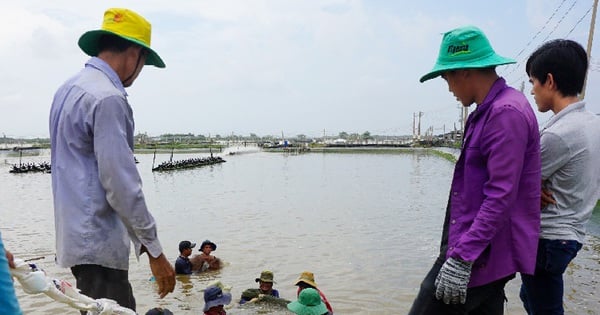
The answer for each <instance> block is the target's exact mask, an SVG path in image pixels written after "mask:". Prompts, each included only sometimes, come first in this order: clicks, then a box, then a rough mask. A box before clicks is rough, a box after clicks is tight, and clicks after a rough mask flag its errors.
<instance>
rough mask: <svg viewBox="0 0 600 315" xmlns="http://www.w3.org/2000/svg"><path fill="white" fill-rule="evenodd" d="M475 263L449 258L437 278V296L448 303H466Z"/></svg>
mask: <svg viewBox="0 0 600 315" xmlns="http://www.w3.org/2000/svg"><path fill="white" fill-rule="evenodd" d="M472 266H473V263H471V262H466V261H463V260H460V259H456V258H452V257H450V258H448V260H446V262H445V263H444V265H442V268H441V269H440V272H439V273H438V275H437V277H436V278H435V288H436V289H435V297H436V299H438V300H441V299H443V300H444V303H446V304H458V303H459V302H460V303H461V304H465V302H466V301H467V284H469V279H470V278H471V267H472Z"/></svg>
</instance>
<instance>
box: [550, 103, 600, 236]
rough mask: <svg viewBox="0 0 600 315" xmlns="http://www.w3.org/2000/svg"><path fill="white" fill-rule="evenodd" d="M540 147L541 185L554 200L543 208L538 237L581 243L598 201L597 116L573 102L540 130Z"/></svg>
mask: <svg viewBox="0 0 600 315" xmlns="http://www.w3.org/2000/svg"><path fill="white" fill-rule="evenodd" d="M540 145H541V150H542V151H541V153H542V181H543V182H542V186H543V187H545V188H547V189H549V190H550V191H552V193H553V196H554V199H555V200H556V204H555V205H552V204H550V205H548V206H547V207H545V208H544V209H542V225H541V235H540V237H541V238H544V239H561V240H576V241H578V242H580V243H583V239H584V237H585V224H586V223H587V221H588V220H589V218H590V216H591V215H592V211H593V209H594V206H595V205H596V202H597V201H598V198H600V117H599V116H597V115H596V114H594V113H591V112H589V111H587V110H586V109H585V103H584V102H577V103H573V104H571V105H569V106H567V107H566V108H565V109H563V110H562V111H560V112H559V113H558V114H556V115H555V116H553V117H552V118H551V119H550V121H549V122H548V123H547V124H546V126H545V128H543V129H542V131H541V142H540Z"/></svg>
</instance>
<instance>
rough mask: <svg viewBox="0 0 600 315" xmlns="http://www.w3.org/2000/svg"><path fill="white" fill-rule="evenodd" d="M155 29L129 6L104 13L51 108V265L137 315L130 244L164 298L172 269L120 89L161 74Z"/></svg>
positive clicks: (82, 42) (171, 281)
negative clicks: (151, 72)
mask: <svg viewBox="0 0 600 315" xmlns="http://www.w3.org/2000/svg"><path fill="white" fill-rule="evenodd" d="M150 33H151V26H150V23H148V21H146V20H145V19H144V18H143V17H142V16H140V15H138V14H137V13H135V12H133V11H130V10H127V9H116V8H115V9H108V10H107V11H106V12H105V14H104V22H103V24H102V28H101V29H100V30H94V31H89V32H86V33H85V34H83V35H82V36H81V38H80V39H79V47H80V48H81V49H82V50H83V51H84V52H85V53H86V54H88V55H90V56H92V58H91V59H90V60H89V61H88V62H87V63H86V64H85V68H83V69H82V70H81V71H80V72H79V73H78V74H77V75H75V76H74V77H72V78H71V79H69V80H68V81H67V82H65V83H64V84H63V85H62V86H61V87H60V88H59V89H58V91H57V92H56V94H55V96H54V100H53V102H52V108H51V111H50V140H51V154H52V157H51V159H52V192H53V197H54V212H55V225H56V262H57V264H58V265H59V266H61V267H64V268H71V272H72V273H73V275H74V276H75V279H76V280H77V288H79V289H80V290H81V292H82V293H83V294H85V295H88V296H90V297H92V298H96V299H97V298H109V299H113V300H115V301H117V302H118V303H119V304H120V305H121V306H124V307H128V308H130V309H132V310H135V299H134V297H133V293H132V288H131V284H130V283H129V280H128V268H129V254H130V243H131V242H133V246H134V251H135V254H136V256H137V257H138V258H139V255H140V254H142V253H144V252H145V253H147V254H148V258H149V262H150V268H151V271H152V273H153V275H154V276H155V278H156V281H157V284H158V291H159V292H158V293H159V295H160V297H161V298H162V297H164V296H165V295H167V294H168V293H169V292H172V291H173V288H174V286H175V272H174V270H173V267H172V266H171V264H170V263H169V261H168V260H167V258H166V257H165V255H164V254H163V249H162V246H161V244H160V242H159V240H158V236H157V228H156V223H155V221H154V218H153V217H152V215H151V214H150V212H149V211H148V208H147V206H146V202H145V199H144V194H143V192H142V182H141V179H140V176H139V173H138V171H137V168H136V165H135V161H134V157H133V136H134V120H133V112H132V109H131V107H130V105H129V103H128V101H127V92H125V88H126V87H129V86H131V85H132V84H133V82H134V81H135V79H136V78H137V76H138V75H139V73H140V72H141V70H142V67H143V66H144V64H147V65H154V66H156V67H159V68H164V67H165V64H164V63H163V61H162V60H161V58H160V57H159V56H158V54H156V52H154V51H153V50H152V49H151V48H150V37H151V34H150Z"/></svg>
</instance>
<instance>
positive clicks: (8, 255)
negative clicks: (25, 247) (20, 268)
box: [4, 249, 16, 268]
mask: <svg viewBox="0 0 600 315" xmlns="http://www.w3.org/2000/svg"><path fill="white" fill-rule="evenodd" d="M4 252H5V253H6V260H8V266H9V267H10V268H15V267H16V266H15V257H14V256H13V254H12V253H11V252H9V251H8V250H6V249H4Z"/></svg>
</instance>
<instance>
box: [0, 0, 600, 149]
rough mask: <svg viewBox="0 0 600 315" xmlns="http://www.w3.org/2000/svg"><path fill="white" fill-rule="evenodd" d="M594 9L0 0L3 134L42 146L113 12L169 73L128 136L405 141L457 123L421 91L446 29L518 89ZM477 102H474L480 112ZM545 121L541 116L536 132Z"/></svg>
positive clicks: (441, 87)
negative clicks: (468, 31) (146, 25)
mask: <svg viewBox="0 0 600 315" xmlns="http://www.w3.org/2000/svg"><path fill="white" fill-rule="evenodd" d="M592 5H593V0H568V1H567V0H505V1H480V0H456V1H438V0H421V1H402V0H395V1H392V0H219V1H216V0H170V1H164V0H160V1H155V0H143V1H142V0H137V1H133V0H123V1H110V0H108V1H76V0H53V1H47V0H19V1H8V0H0V21H1V22H0V60H2V70H1V71H0V136H6V137H19V138H21V137H22V138H37V137H41V138H47V137H48V136H49V133H48V114H49V110H50V105H51V103H52V98H53V95H54V92H55V91H56V89H57V88H58V87H59V86H60V85H61V84H62V83H63V82H64V81H66V80H67V79H68V78H69V77H71V76H73V75H74V74H75V73H77V72H78V71H79V70H80V69H81V68H82V67H83V66H84V64H85V62H86V61H87V60H88V58H89V57H88V56H86V55H85V54H84V53H83V52H82V51H81V50H80V49H79V47H78V46H77V40H78V39H79V37H80V36H81V34H83V33H84V32H86V31H88V30H94V29H99V28H100V26H101V23H102V16H103V13H104V11H105V10H106V9H107V8H109V7H125V8H129V9H132V10H134V11H136V12H138V13H140V14H141V15H143V16H144V17H146V19H148V20H149V21H150V23H151V24H152V48H153V49H154V50H155V51H156V52H158V54H159V55H160V56H161V57H162V59H163V60H164V61H165V63H166V65H167V67H166V68H165V69H158V68H154V67H151V66H148V67H144V70H143V71H142V73H141V75H140V76H139V77H138V79H137V80H136V81H135V83H134V84H133V86H131V87H130V88H128V89H127V91H128V93H129V102H130V104H131V106H132V108H133V111H134V117H135V121H136V134H137V133H146V134H148V135H150V136H157V135H160V134H165V133H186V134H187V133H192V134H195V135H199V134H201V135H205V136H209V135H211V136H215V135H217V134H218V135H221V136H226V135H242V136H247V135H250V134H251V133H254V134H256V135H259V136H267V135H274V136H279V135H281V134H284V135H285V137H293V136H296V135H299V134H302V135H306V136H309V137H321V136H323V135H326V136H335V135H338V134H339V133H340V132H346V133H348V134H351V133H359V134H362V133H363V132H365V131H369V132H370V133H371V134H376V135H407V134H412V128H413V116H414V114H415V113H418V112H422V113H423V116H422V118H421V126H422V130H424V129H426V128H429V127H432V128H433V130H434V133H436V134H439V133H442V132H443V131H444V130H445V131H449V130H451V129H452V128H454V126H455V125H456V126H458V124H459V117H460V112H461V110H460V105H459V104H458V102H457V101H456V99H455V98H454V96H453V95H452V94H451V93H450V92H448V87H447V84H446V83H445V82H444V80H443V79H439V78H438V79H434V80H431V81H427V82H425V83H419V78H420V77H421V76H422V75H424V74H425V73H427V72H428V71H429V70H430V69H431V68H432V67H433V64H434V63H435V59H436V58H437V54H438V51H439V45H440V42H441V39H442V34H443V33H444V32H446V31H449V30H451V29H454V28H456V27H460V26H464V25H475V26H478V27H479V28H481V29H482V30H483V31H484V32H485V33H486V35H487V36H488V38H489V40H490V42H491V43H492V46H493V47H494V49H495V50H496V52H497V53H498V54H500V55H502V56H506V57H511V58H514V59H516V60H517V64H515V65H510V66H500V67H498V73H499V74H500V75H502V76H503V77H505V78H506V80H507V82H508V83H509V84H510V85H512V86H514V87H516V88H519V87H520V86H521V84H522V83H523V82H524V83H525V85H524V86H525V93H526V95H528V99H529V101H530V103H531V104H532V105H533V106H534V109H535V103H534V101H533V98H532V97H531V95H530V94H529V92H530V90H531V85H530V83H529V82H528V77H527V76H526V75H525V71H524V64H525V61H526V60H527V57H528V56H529V54H530V53H531V52H532V51H533V50H535V48H537V47H538V46H539V45H541V43H543V42H544V41H547V40H550V39H554V38H569V39H573V40H575V41H577V42H579V43H581V44H582V45H583V46H584V47H586V46H587V43H588V34H589V30H590V22H591V17H592V10H591V9H592ZM599 49H600V43H599V40H598V39H596V41H594V44H593V46H592V57H591V60H590V64H591V67H590V69H591V70H590V72H589V76H588V85H587V90H586V100H587V102H588V108H589V109H590V110H591V111H593V112H595V113H600V89H598V87H597V86H598V84H600V61H599V59H596V58H594V55H597V54H599V53H600V51H599ZM474 107H475V106H471V108H474ZM550 117H551V113H545V114H538V120H539V123H540V124H541V125H543V123H544V122H546V121H547V120H548V119H549V118H550Z"/></svg>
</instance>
